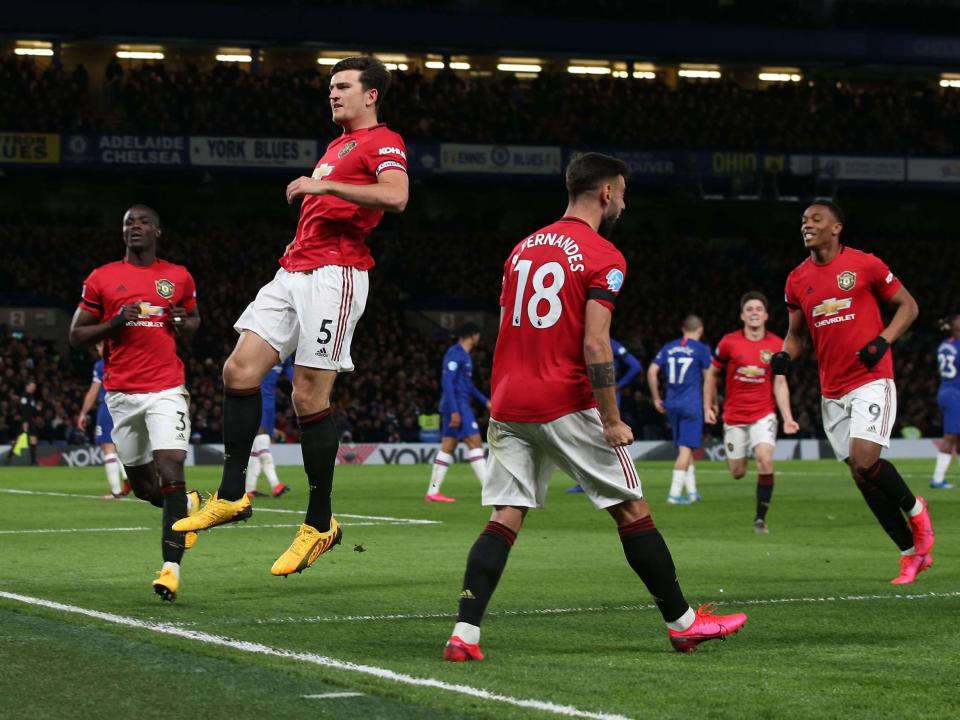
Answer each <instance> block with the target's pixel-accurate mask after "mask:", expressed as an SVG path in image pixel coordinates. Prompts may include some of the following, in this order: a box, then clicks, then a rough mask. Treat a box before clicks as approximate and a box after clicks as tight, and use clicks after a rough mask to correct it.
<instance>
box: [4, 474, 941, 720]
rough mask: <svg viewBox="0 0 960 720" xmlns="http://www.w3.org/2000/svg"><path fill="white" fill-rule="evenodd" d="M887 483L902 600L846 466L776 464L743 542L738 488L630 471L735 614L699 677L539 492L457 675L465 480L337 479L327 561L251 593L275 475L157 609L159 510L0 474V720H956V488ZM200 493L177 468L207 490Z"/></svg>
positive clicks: (625, 576) (210, 482)
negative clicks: (926, 537) (896, 500)
mask: <svg viewBox="0 0 960 720" xmlns="http://www.w3.org/2000/svg"><path fill="white" fill-rule="evenodd" d="M897 464H898V466H899V467H900V469H901V472H903V473H904V475H905V476H906V477H907V480H908V482H909V483H910V485H911V487H912V488H913V489H914V491H916V492H920V493H921V494H923V495H924V496H925V497H927V498H928V499H929V501H930V507H931V514H932V517H933V521H934V525H935V528H936V532H937V543H936V547H935V548H934V552H933V556H934V564H933V566H932V567H931V568H930V569H929V570H928V571H927V572H925V573H924V574H922V575H921V576H920V578H919V579H918V580H917V582H916V583H914V584H913V585H909V586H904V587H899V588H898V587H895V586H891V585H890V584H889V580H890V578H891V577H893V576H894V575H895V574H896V570H897V552H896V549H895V548H894V546H893V545H892V543H891V542H890V541H889V539H888V538H887V537H886V536H885V535H884V533H883V532H882V531H881V530H880V528H879V526H878V525H877V524H876V523H875V522H874V520H873V518H872V516H871V515H870V514H869V511H868V509H867V508H866V506H865V504H864V503H863V501H862V500H861V498H860V496H859V493H858V492H857V490H856V488H855V487H854V485H853V482H852V481H851V480H850V479H849V477H848V476H847V475H846V474H845V472H844V468H843V466H841V465H840V464H838V463H835V462H830V461H820V462H790V463H778V465H777V471H778V474H777V485H776V489H775V493H774V499H773V505H772V508H771V510H770V514H769V516H768V521H769V523H770V528H771V533H770V535H768V536H758V535H755V534H754V533H753V531H752V522H751V521H752V518H753V515H752V513H753V507H754V487H755V486H754V483H753V481H752V480H751V476H750V475H748V476H747V477H746V478H744V479H743V480H738V481H737V480H733V479H731V478H730V477H729V476H728V475H727V474H726V472H725V469H724V467H723V466H722V465H720V464H718V463H707V462H703V463H700V464H699V465H698V466H697V467H698V481H699V484H700V489H701V492H702V495H703V498H704V501H703V502H702V503H700V504H698V505H694V506H690V507H681V506H668V505H666V503H665V498H666V494H667V485H668V482H669V474H670V467H669V465H668V464H666V463H641V464H640V466H639V469H640V476H641V479H642V481H643V486H644V489H645V492H646V494H647V496H648V498H649V499H650V501H651V505H652V507H653V511H654V519H655V520H656V522H657V525H658V526H659V527H660V529H661V530H662V531H663V534H664V536H665V537H666V540H667V543H668V544H669V546H670V548H671V550H672V552H673V556H674V559H675V561H676V564H677V567H678V571H679V576H680V581H681V584H682V586H683V588H684V591H685V593H686V595H687V597H688V599H689V600H690V601H691V603H694V604H697V603H702V602H706V601H709V600H716V601H718V603H719V609H720V610H721V611H725V610H733V609H742V610H744V611H746V612H747V613H748V615H749V616H750V619H749V622H748V623H747V625H746V627H745V628H744V630H743V631H742V632H740V633H739V634H738V635H736V636H734V637H733V638H731V639H730V640H729V641H727V642H724V643H720V642H711V643H707V644H705V645H703V646H702V648H701V650H700V652H697V653H694V654H691V655H680V654H677V653H675V652H673V651H672V650H671V648H670V645H669V643H668V641H667V638H666V631H665V629H664V626H663V623H662V621H661V619H660V617H659V614H658V613H657V611H656V610H655V609H654V608H653V607H652V605H651V600H650V598H649V596H648V595H647V593H646V590H645V589H644V588H643V586H642V584H641V583H640V581H639V580H638V579H637V578H636V576H635V575H633V573H632V572H631V571H630V569H629V567H628V566H627V564H626V562H625V560H624V558H623V554H622V551H621V548H620V544H619V541H618V539H617V534H616V531H615V528H614V527H613V523H612V522H611V520H610V519H609V517H608V516H607V514H606V513H603V512H597V511H595V510H593V509H592V507H591V506H590V505H589V503H588V501H587V500H586V499H585V498H584V497H583V496H582V495H568V494H566V493H564V492H563V489H564V488H565V487H566V486H567V485H569V484H570V483H569V481H568V480H567V479H566V478H565V477H562V476H557V477H556V478H555V479H554V485H553V488H552V492H551V495H550V498H549V501H548V506H547V508H546V509H545V510H543V511H539V512H532V513H531V514H530V516H529V517H528V520H527V525H526V527H525V528H524V530H523V531H522V532H521V534H520V537H519V540H518V541H517V544H516V545H515V546H514V548H513V551H512V553H511V558H510V562H509V563H508V565H507V569H506V572H505V573H504V577H503V579H502V581H501V584H500V588H499V590H498V591H497V593H496V595H495V596H494V598H493V601H492V602H491V605H490V615H489V616H488V618H487V620H486V622H485V624H484V626H483V638H482V646H483V649H484V651H485V652H486V654H487V660H486V661H484V662H481V663H464V664H452V663H445V662H443V661H442V659H441V650H442V647H443V644H444V642H445V640H446V638H447V636H448V635H449V632H450V630H451V628H452V626H453V622H454V618H455V612H456V605H457V595H458V593H459V590H460V581H461V577H462V573H463V567H464V562H465V558H466V554H467V551H468V549H469V547H470V545H471V544H472V543H473V541H474V539H475V537H476V535H477V533H478V532H479V531H480V530H481V529H482V527H483V524H484V522H485V520H486V519H487V517H488V511H487V510H486V509H484V508H482V507H480V505H479V487H478V485H477V483H476V480H475V479H474V478H473V476H472V474H471V473H470V471H469V468H467V467H464V466H455V467H454V468H452V469H451V471H450V474H449V477H448V480H447V483H446V485H445V486H444V492H448V493H450V494H452V495H454V496H456V497H457V498H458V502H456V503H454V504H451V505H425V504H424V502H423V499H422V498H423V492H424V489H425V487H426V484H427V479H428V474H429V468H428V467H424V466H394V467H353V466H347V467H342V468H339V469H338V471H337V477H336V485H335V489H334V510H335V512H337V513H338V515H340V517H341V518H342V522H343V524H344V539H343V544H342V545H341V546H340V547H338V548H337V549H336V550H335V551H334V552H332V553H330V554H329V555H326V556H324V557H322V558H321V559H320V560H319V561H318V562H317V563H316V564H315V565H314V566H313V567H312V568H310V569H309V570H307V571H306V572H304V573H303V574H302V575H294V576H292V577H290V578H287V579H282V578H275V577H272V576H271V575H270V572H269V571H270V566H271V564H272V563H273V561H274V559H275V558H276V557H277V555H279V553H280V552H281V551H283V550H284V549H285V548H286V546H287V545H288V544H289V542H290V540H291V539H292V537H293V533H294V527H295V525H296V524H297V523H298V522H300V520H301V515H300V514H299V511H301V510H302V509H303V507H304V506H305V498H306V484H305V482H304V481H303V479H302V471H301V470H300V469H298V468H280V473H281V478H282V479H283V480H285V481H288V482H289V483H290V484H291V485H292V486H293V492H292V493H290V494H288V495H286V496H284V497H282V498H281V499H279V500H274V499H272V498H263V499H262V500H258V501H257V502H256V505H255V508H256V509H255V512H254V516H253V518H252V519H251V521H250V522H249V523H246V524H242V525H238V526H236V527H233V526H231V527H227V528H220V529H216V530H213V531H211V532H207V533H201V535H200V540H199V542H198V543H197V546H196V547H195V548H194V549H193V550H191V551H189V552H188V553H187V556H186V558H185V561H184V564H183V575H182V586H181V588H180V597H179V598H178V600H177V602H175V603H173V604H164V603H161V602H160V600H159V598H158V597H157V596H156V595H154V593H153V592H152V591H151V588H150V581H151V580H152V579H153V577H154V572H155V571H156V570H158V569H159V568H160V540H159V529H158V527H159V523H160V511H159V510H157V509H155V508H153V507H151V506H149V505H147V504H146V503H142V502H139V501H132V500H127V501H121V502H113V501H104V500H99V499H95V498H93V497H91V496H95V495H98V494H101V493H103V492H105V490H106V482H105V480H104V478H103V472H102V469H99V468H91V469H66V468H30V469H4V470H2V471H0V593H5V595H0V698H2V704H0V716H2V717H4V718H60V717H64V718H66V717H69V718H71V719H76V718H171V717H177V718H204V719H207V718H247V717H257V718H286V717H329V718H338V720H350V719H352V718H363V720H371V719H372V718H389V719H391V720H392V719H401V718H491V719H492V718H496V720H505V719H509V718H549V717H553V718H556V717H596V718H604V717H606V718H613V717H626V718H638V719H639V718H658V719H660V718H803V719H804V720H808V719H809V718H888V717H889V718H893V717H897V718H911V717H929V718H943V717H956V712H957V707H958V705H957V703H958V691H957V690H958V687H960V685H958V677H960V630H958V627H960V625H958V619H960V613H958V610H960V569H958V568H960V490H954V491H942V490H939V491H934V490H930V488H929V487H927V480H928V477H929V472H930V470H931V466H932V463H931V462H925V461H901V462H899V463H897ZM953 472H956V471H955V470H954V471H953ZM218 476H219V471H218V469H217V468H191V469H189V470H188V479H189V485H190V486H191V487H195V488H197V489H200V490H204V491H212V490H213V489H214V488H215V486H216V482H217V478H218ZM15 490H16V491H30V493H29V494H25V493H20V492H11V491H15ZM58 493H62V494H58ZM279 510H287V511H294V512H276V511H279ZM266 511H272V512H266ZM351 515H354V516H366V517H350V516H351ZM384 518H387V519H384ZM390 518H392V519H390ZM414 520H432V521H436V522H435V523H433V524H424V523H415V522H412V521H414ZM121 528H126V529H121ZM68 531H69V532H68ZM361 548H362V550H363V551H362V552H360V551H359V550H361ZM12 595H15V596H17V597H16V598H14V597H11V596H12ZM33 599H35V600H33ZM37 601H46V602H49V603H59V604H61V605H53V606H50V605H38V604H35V603H36V602H37ZM77 609H82V611H83V612H86V611H96V612H98V613H103V615H97V614H96V613H93V614H91V613H87V614H79V613H78V610H77ZM213 636H215V637H213ZM224 639H226V640H224ZM242 643H246V644H242ZM264 646H265V648H266V649H267V650H266V652H268V653H272V654H264V652H265V650H264ZM250 650H255V652H250ZM389 672H392V673H396V674H398V675H396V676H391V677H384V675H385V673H389ZM398 678H399V680H398ZM400 680H402V681H400ZM411 683H413V684H411ZM477 690H482V691H485V693H484V692H477ZM311 696H312V697H311ZM518 701H530V702H529V703H524V702H520V704H518Z"/></svg>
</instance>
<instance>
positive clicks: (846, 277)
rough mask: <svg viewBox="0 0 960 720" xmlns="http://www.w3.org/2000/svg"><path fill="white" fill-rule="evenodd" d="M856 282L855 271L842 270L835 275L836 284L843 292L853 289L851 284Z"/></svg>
mask: <svg viewBox="0 0 960 720" xmlns="http://www.w3.org/2000/svg"><path fill="white" fill-rule="evenodd" d="M856 284H857V274H856V273H855V272H850V271H849V270H844V271H843V272H842V273H840V274H839V275H837V285H839V286H840V289H841V290H843V291H844V292H847V291H849V290H852V289H853V286H854V285H856Z"/></svg>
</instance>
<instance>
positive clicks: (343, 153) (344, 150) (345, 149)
mask: <svg viewBox="0 0 960 720" xmlns="http://www.w3.org/2000/svg"><path fill="white" fill-rule="evenodd" d="M356 146H357V141H356V140H351V141H350V142H348V143H347V144H346V145H344V146H343V147H342V148H340V152H338V153H337V157H338V158H342V157H345V156H346V155H348V154H349V153H350V151H351V150H353V149H354V148H355V147H356Z"/></svg>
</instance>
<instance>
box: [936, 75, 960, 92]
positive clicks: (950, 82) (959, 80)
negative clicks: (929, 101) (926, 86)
mask: <svg viewBox="0 0 960 720" xmlns="http://www.w3.org/2000/svg"><path fill="white" fill-rule="evenodd" d="M940 87H942V88H960V73H952V72H948V73H942V74H941V75H940Z"/></svg>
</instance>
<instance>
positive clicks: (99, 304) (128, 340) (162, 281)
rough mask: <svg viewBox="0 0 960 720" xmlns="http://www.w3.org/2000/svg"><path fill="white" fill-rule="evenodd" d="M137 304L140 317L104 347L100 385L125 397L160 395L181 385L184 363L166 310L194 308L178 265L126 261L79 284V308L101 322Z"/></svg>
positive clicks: (193, 295) (189, 282) (192, 292)
mask: <svg viewBox="0 0 960 720" xmlns="http://www.w3.org/2000/svg"><path fill="white" fill-rule="evenodd" d="M137 301H139V302H140V317H139V318H138V319H137V320H131V321H129V322H128V323H127V325H126V327H124V328H123V329H121V330H120V331H118V332H116V333H114V334H113V335H111V336H109V337H108V338H107V339H106V340H105V341H104V343H103V365H104V373H103V386H104V387H105V388H106V389H107V390H118V391H120V392H124V393H146V392H159V391H160V390H167V389H169V388H174V387H179V386H180V385H183V384H184V372H183V362H182V361H181V360H180V358H179V357H177V343H176V340H175V338H174V334H173V326H172V325H171V324H170V320H169V315H168V314H167V310H168V308H169V307H170V305H171V304H172V305H175V306H179V307H182V308H184V309H185V310H186V311H187V312H191V311H192V310H193V309H194V308H195V307H196V306H197V290H196V286H195V285H194V283H193V278H192V277H191V275H190V273H189V272H188V271H187V269H186V268H185V267H184V266H183V265H175V264H173V263H169V262H167V261H166V260H156V261H154V263H153V264H152V265H149V266H147V267H139V266H137V265H133V264H132V263H128V262H126V261H125V260H121V261H120V262H112V263H107V264H106V265H101V266H100V267H98V268H96V269H95V270H94V271H93V272H92V273H90V275H89V276H88V277H87V279H86V280H85V281H84V283H83V293H82V295H81V298H80V307H81V308H83V309H84V310H86V311H88V312H91V313H93V314H94V315H96V317H97V320H98V321H100V322H106V321H108V320H110V319H111V318H113V317H116V316H117V315H118V314H119V312H120V307H121V306H123V305H129V304H131V303H135V302H137Z"/></svg>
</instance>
